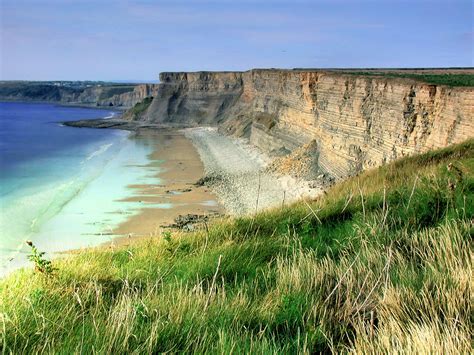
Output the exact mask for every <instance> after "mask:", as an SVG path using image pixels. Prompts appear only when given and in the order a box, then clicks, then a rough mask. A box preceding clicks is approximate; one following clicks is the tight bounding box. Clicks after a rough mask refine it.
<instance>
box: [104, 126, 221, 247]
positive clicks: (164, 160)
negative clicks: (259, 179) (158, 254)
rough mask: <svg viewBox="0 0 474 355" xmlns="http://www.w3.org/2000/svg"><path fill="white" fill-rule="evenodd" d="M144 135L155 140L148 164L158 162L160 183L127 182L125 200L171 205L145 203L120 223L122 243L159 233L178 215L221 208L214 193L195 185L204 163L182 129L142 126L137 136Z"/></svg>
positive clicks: (201, 174)
mask: <svg viewBox="0 0 474 355" xmlns="http://www.w3.org/2000/svg"><path fill="white" fill-rule="evenodd" d="M142 138H146V139H147V140H148V141H149V142H153V144H154V152H153V153H152V154H151V156H150V160H151V164H153V163H155V164H156V163H158V164H159V168H160V173H159V174H158V176H157V177H158V178H159V179H160V184H159V185H130V186H129V187H130V188H131V189H132V194H131V195H132V197H130V198H128V199H126V201H136V202H138V201H140V202H142V203H143V204H144V206H146V204H169V205H170V208H156V207H144V208H143V209H142V210H141V211H140V212H139V213H138V214H137V215H135V216H132V217H131V218H129V219H128V220H127V221H125V222H124V223H122V224H121V225H119V226H118V227H117V228H116V229H115V230H114V231H113V233H114V234H117V235H121V236H127V238H125V239H124V238H116V239H115V241H114V243H121V242H124V240H126V239H128V236H129V235H130V236H131V237H140V236H150V235H160V234H161V232H162V230H163V228H164V226H167V225H169V224H172V223H173V222H174V219H175V218H176V217H177V216H178V215H184V214H188V213H189V214H214V213H221V212H223V209H222V207H221V206H220V205H219V204H218V202H217V200H216V197H215V196H214V195H213V193H212V192H211V191H209V189H208V188H207V187H204V186H201V187H197V186H194V184H195V183H196V181H197V180H199V179H200V178H201V177H202V176H203V173H204V167H203V164H202V162H201V160H200V159H199V154H198V153H197V151H196V149H195V148H194V146H193V144H192V143H191V141H190V140H189V139H187V138H186V137H185V136H184V134H183V132H182V131H178V130H141V131H139V132H137V139H142Z"/></svg>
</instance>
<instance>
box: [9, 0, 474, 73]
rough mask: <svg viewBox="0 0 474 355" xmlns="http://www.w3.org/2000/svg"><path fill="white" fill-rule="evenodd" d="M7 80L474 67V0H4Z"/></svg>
mask: <svg viewBox="0 0 474 355" xmlns="http://www.w3.org/2000/svg"><path fill="white" fill-rule="evenodd" d="M0 3H1V5H0V6H1V23H0V27H1V37H0V50H1V52H0V56H1V58H0V59H1V75H0V77H1V79H4V80H5V79H25V80H87V79H90V80H146V81H150V80H155V79H156V78H157V75H158V73H159V72H161V71H195V70H247V69H250V68H263V67H265V68H268V67H275V68H295V67H312V68H316V67H321V68H322V67H446V66H473V65H474V64H473V56H474V53H473V41H474V38H473V2H472V1H471V0H445V1H441V0H431V1H427V0H410V1H403V0H372V1H369V0H360V1H356V0H352V1H351V0H312V1H311V0H286V1H283V0H243V1H240V0H201V1H200V0H187V1H185V0H169V1H161V0H155V1H152V0H0Z"/></svg>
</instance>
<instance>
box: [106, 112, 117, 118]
mask: <svg viewBox="0 0 474 355" xmlns="http://www.w3.org/2000/svg"><path fill="white" fill-rule="evenodd" d="M115 115H116V113H115V112H110V113H109V115H108V116H105V117H104V119H109V118H112V117H114V116H115Z"/></svg>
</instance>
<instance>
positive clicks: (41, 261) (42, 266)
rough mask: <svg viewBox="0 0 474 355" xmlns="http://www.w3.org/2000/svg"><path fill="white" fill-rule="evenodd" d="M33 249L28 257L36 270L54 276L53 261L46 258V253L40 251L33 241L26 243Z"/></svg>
mask: <svg viewBox="0 0 474 355" xmlns="http://www.w3.org/2000/svg"><path fill="white" fill-rule="evenodd" d="M26 244H28V245H29V246H30V247H31V254H30V255H28V259H29V260H30V261H31V262H33V263H34V264H35V270H36V271H39V272H42V273H44V274H48V275H50V274H52V273H53V271H54V270H55V269H54V267H53V265H52V263H51V261H50V260H48V259H45V258H44V254H45V252H44V251H38V248H36V247H35V245H34V244H33V242H32V241H31V240H28V241H27V242H26Z"/></svg>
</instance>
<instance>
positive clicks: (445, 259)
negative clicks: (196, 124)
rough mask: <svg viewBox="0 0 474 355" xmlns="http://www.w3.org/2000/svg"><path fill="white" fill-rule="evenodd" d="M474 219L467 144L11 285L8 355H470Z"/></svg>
mask: <svg viewBox="0 0 474 355" xmlns="http://www.w3.org/2000/svg"><path fill="white" fill-rule="evenodd" d="M449 163H453V165H454V166H455V167H456V168H458V169H459V171H458V170H457V169H456V168H452V169H451V170H450V171H448V169H447V165H448V164H449ZM473 217H474V140H471V141H469V142H465V143H464V144H462V145H458V146H454V147H451V148H447V149H444V150H439V151H436V152H430V153H427V154H424V155H421V156H417V157H413V158H407V159H403V160H401V161H398V162H396V163H394V164H391V165H388V166H385V167H381V168H379V169H376V170H373V171H369V172H366V173H364V174H362V175H360V176H359V177H355V178H352V179H350V180H348V181H346V182H343V183H341V184H338V185H336V186H334V187H333V188H332V189H331V190H329V191H328V193H327V195H326V196H325V197H324V198H321V199H319V200H317V201H313V202H310V203H305V202H300V203H298V204H296V205H293V206H288V207H285V208H282V209H277V210H273V211H268V212H265V213H260V214H258V215H257V216H255V217H254V218H240V219H237V220H231V221H224V222H221V223H217V224H215V225H213V226H211V227H210V230H209V232H197V233H194V234H178V233H176V234H172V235H171V236H168V237H166V238H155V239H150V240H147V241H143V242H141V243H137V244H134V245H133V246H130V247H127V248H123V249H117V250H95V251H87V252H83V253H81V254H80V255H78V256H76V257H71V258H68V259H65V260H61V261H59V260H58V261H55V266H56V267H57V268H58V271H56V274H55V275H54V276H52V277H45V276H44V275H41V274H37V273H36V274H35V273H34V272H33V271H32V270H22V271H19V272H16V273H15V274H13V275H12V276H11V277H9V278H8V279H6V280H3V281H1V282H0V300H1V301H0V302H1V303H0V310H1V318H0V319H1V324H0V332H1V337H0V338H1V339H0V344H2V345H0V346H2V347H3V351H6V352H7V353H8V352H9V351H12V352H26V353H31V352H36V351H48V352H49V351H51V352H52V351H56V352H57V351H61V352H63V353H71V352H74V351H77V352H79V351H82V352H84V353H91V352H93V351H95V352H111V353H123V352H133V351H137V352H140V351H146V352H152V351H153V352H162V351H172V352H179V351H198V352H203V351H211V352H226V353H228V352H234V353H238V352H242V351H252V352H273V351H274V352H281V353H291V352H298V351H299V352H303V351H306V352H313V351H325V350H333V351H339V350H343V351H344V350H346V351H347V350H355V351H359V352H371V351H372V352H377V353H386V352H387V351H388V350H391V351H393V350H395V349H399V350H400V349H404V350H406V351H421V350H423V351H424V352H427V351H428V350H431V351H432V352H437V353H447V352H456V353H466V352H469V351H470V350H471V344H470V341H471V338H470V324H471V323H470V315H471V311H472V309H471V303H472V302H471V301H472V284H471V281H470V280H471V278H472V257H473V249H472V237H473V235H474V229H473V225H472V219H473Z"/></svg>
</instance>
